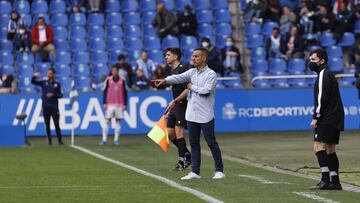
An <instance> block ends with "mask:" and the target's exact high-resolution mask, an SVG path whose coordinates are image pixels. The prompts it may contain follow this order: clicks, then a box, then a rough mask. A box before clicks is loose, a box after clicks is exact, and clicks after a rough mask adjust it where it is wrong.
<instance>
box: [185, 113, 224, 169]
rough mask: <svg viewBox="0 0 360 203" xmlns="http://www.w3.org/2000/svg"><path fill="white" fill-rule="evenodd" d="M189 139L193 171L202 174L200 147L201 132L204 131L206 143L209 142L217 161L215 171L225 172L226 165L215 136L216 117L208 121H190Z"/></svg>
mask: <svg viewBox="0 0 360 203" xmlns="http://www.w3.org/2000/svg"><path fill="white" fill-rule="evenodd" d="M188 129H189V141H190V146H191V160H192V163H191V167H192V172H194V173H196V174H200V165H201V149H200V133H201V131H202V132H203V135H204V138H205V140H206V143H207V144H208V146H209V148H210V151H211V154H212V157H213V159H214V162H215V171H219V172H223V171H224V165H223V161H222V157H221V151H220V147H219V144H218V143H217V142H216V138H215V121H214V119H213V120H211V121H209V122H208V123H194V122H190V121H188Z"/></svg>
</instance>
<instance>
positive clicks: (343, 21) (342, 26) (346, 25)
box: [334, 1, 353, 40]
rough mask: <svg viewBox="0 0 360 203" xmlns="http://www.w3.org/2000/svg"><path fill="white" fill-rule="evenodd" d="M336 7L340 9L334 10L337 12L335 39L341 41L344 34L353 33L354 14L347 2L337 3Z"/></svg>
mask: <svg viewBox="0 0 360 203" xmlns="http://www.w3.org/2000/svg"><path fill="white" fill-rule="evenodd" d="M337 5H338V6H337ZM335 6H336V7H338V8H337V9H335V7H334V10H336V15H335V24H334V37H335V39H336V40H340V39H341V37H342V36H343V34H344V32H351V31H352V30H353V24H352V13H351V11H350V6H349V5H348V4H347V2H346V1H342V3H338V2H336V4H335Z"/></svg>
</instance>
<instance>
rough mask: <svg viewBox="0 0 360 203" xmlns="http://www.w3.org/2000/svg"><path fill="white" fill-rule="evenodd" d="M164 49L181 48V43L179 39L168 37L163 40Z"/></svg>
mask: <svg viewBox="0 0 360 203" xmlns="http://www.w3.org/2000/svg"><path fill="white" fill-rule="evenodd" d="M161 47H162V49H164V50H165V49H167V48H169V47H180V43H179V40H178V38H177V37H174V36H171V35H168V36H166V37H165V38H164V39H163V40H162V46H161Z"/></svg>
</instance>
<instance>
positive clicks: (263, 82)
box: [252, 73, 271, 88]
mask: <svg viewBox="0 0 360 203" xmlns="http://www.w3.org/2000/svg"><path fill="white" fill-rule="evenodd" d="M254 76H267V74H266V73H259V74H258V75H254ZM252 85H253V86H254V87H256V88H270V87H271V85H270V81H269V80H267V79H260V80H255V82H254V83H253V84H252Z"/></svg>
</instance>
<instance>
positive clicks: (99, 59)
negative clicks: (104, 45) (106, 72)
mask: <svg viewBox="0 0 360 203" xmlns="http://www.w3.org/2000/svg"><path fill="white" fill-rule="evenodd" d="M91 63H92V64H98V63H103V64H106V63H108V55H107V52H106V51H95V52H92V54H91Z"/></svg>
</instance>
